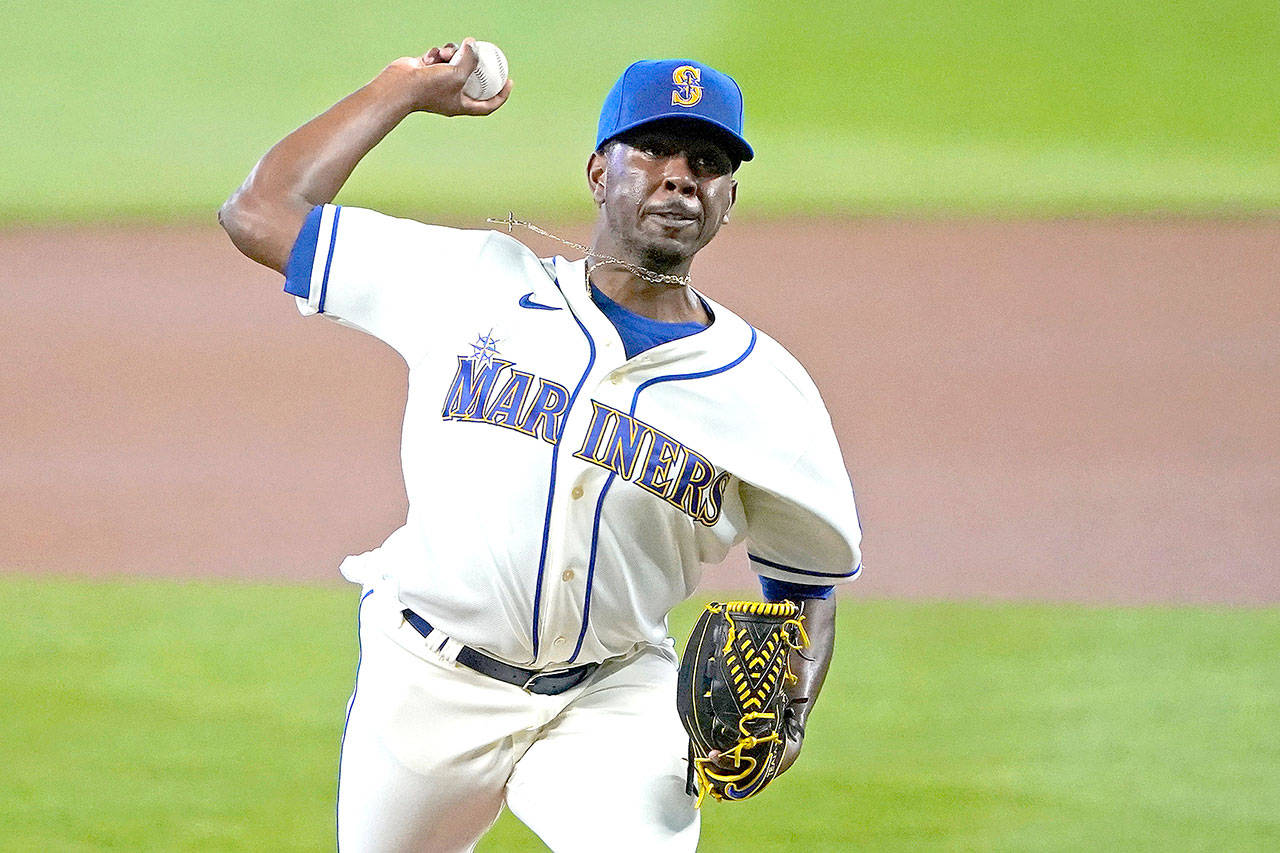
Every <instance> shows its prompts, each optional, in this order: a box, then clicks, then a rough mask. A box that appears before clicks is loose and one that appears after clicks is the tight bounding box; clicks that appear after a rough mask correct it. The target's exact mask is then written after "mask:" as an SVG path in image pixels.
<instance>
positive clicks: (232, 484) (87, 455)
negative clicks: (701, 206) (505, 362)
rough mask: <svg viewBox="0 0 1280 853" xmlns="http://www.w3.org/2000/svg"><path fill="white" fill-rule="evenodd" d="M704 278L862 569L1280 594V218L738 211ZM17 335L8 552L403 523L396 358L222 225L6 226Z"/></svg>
mask: <svg viewBox="0 0 1280 853" xmlns="http://www.w3.org/2000/svg"><path fill="white" fill-rule="evenodd" d="M566 230H567V231H568V232H569V236H573V237H575V238H581V237H582V236H584V235H583V233H582V229H581V228H577V229H575V228H569V229H566ZM530 245H532V246H533V247H534V248H535V249H537V250H538V251H539V252H540V253H541V254H554V253H556V251H557V250H556V248H555V246H554V244H551V243H548V242H545V241H541V240H530ZM694 277H695V284H696V285H697V286H698V287H700V288H701V289H703V290H705V291H706V292H707V293H708V294H709V295H711V296H712V297H714V298H716V299H717V300H719V301H721V302H723V303H725V304H727V305H728V306H730V307H732V308H734V309H735V310H737V311H738V312H739V313H741V314H742V315H743V316H744V317H746V318H747V319H748V320H749V321H751V322H752V323H753V324H755V325H757V326H758V327H759V328H761V329H763V330H764V331H766V332H768V333H770V334H772V335H773V336H774V337H776V338H778V339H779V340H780V341H782V343H784V344H785V345H786V346H787V347H788V348H789V349H791V350H792V352H794V353H795V354H796V355H797V356H798V357H799V358H800V360H801V361H802V362H803V363H804V364H805V365H806V366H807V367H808V368H809V370H810V373H811V374H812V375H813V377H814V379H815V380H816V381H817V383H818V385H819V387H820V388H821V389H822V391H823V394H824V396H825V398H826V401H827V404H828V406H829V408H830V410H831V413H832V418H833V420H834V422H835V425H836V430H837V434H838V435H839V437H840V440H841V444H842V446H843V448H844V452H845V455H846V459H847V462H848V464H849V468H850V471H851V472H852V475H853V481H854V485H855V487H856V489H857V492H858V501H859V508H860V511H861V516H862V522H863V527H864V529H865V535H866V539H865V542H864V549H865V570H864V576H863V577H862V578H861V579H860V580H859V581H858V582H857V583H855V584H854V585H853V594H857V595H865V596H873V597H891V596H892V597H899V596H905V597H982V598H1034V599H1046V600H1079V601H1106V602H1125V603H1140V602H1224V603H1241V604H1253V603H1274V602H1277V601H1280V571H1277V566H1278V564H1280V560H1278V559H1277V554H1278V553H1280V405H1278V403H1277V401H1278V400H1280V222H1276V221H1251V222H1235V223H1232V222H1196V221H1167V222H1166V221H1154V220H1153V221H1137V220H1133V221H1061V222H1020V223H1005V222H969V223H952V222H923V223H922V222H897V221H864V222H852V223H838V224H818V225H815V224H812V223H795V224H775V225H764V224H738V223H735V224H734V226H733V227H731V228H729V229H726V230H725V231H724V232H723V234H722V235H721V237H720V238H719V239H718V240H717V242H716V243H714V244H713V245H712V246H710V247H709V248H708V249H707V250H706V251H705V253H704V255H703V256H700V258H699V260H698V262H697V264H695V266H694ZM0 341H2V343H0V350H2V351H3V353H4V361H5V370H4V371H3V376H2V377H0V391H2V393H3V399H4V400H5V406H4V409H3V412H0V469H2V470H3V471H4V472H5V477H4V479H3V483H2V484H0V490H2V491H0V501H3V506H4V512H3V513H2V514H0V566H3V567H4V570H6V571H13V570H17V571H26V572H58V573H69V574H78V575H107V574H110V575H119V574H129V573H137V574H148V575H203V576H229V577H238V578H246V579H249V578H253V579H312V578H315V579H324V578H328V579H333V578H336V577H337V575H336V567H337V564H338V562H339V561H340V560H341V558H342V557H343V556H344V555H346V554H348V553H352V552H356V551H361V550H365V549H368V548H371V547H374V546H375V545H377V544H378V543H379V542H380V541H381V540H382V539H383V538H384V537H385V536H386V534H387V533H389V532H390V531H391V530H392V529H394V528H395V527H396V526H397V525H398V524H399V523H400V521H401V520H402V519H403V516H404V512H405V507H406V500H405V495H404V488H403V485H402V482H401V479H400V473H399V461H398V459H399V431H400V415H401V407H402V404H403V396H404V390H405V368H404V365H403V363H402V362H401V361H400V359H399V357H398V356H397V355H396V354H395V353H394V352H392V351H391V350H390V349H387V348H385V347H384V346H383V345H382V344H380V343H378V342H377V341H375V340H373V339H372V338H368V337H366V336H363V335H361V334H359V333H356V332H353V331H350V330H346V329H341V328H337V327H335V326H333V325H331V324H329V323H326V322H324V321H323V320H319V319H305V320H304V319H303V318H301V317H299V316H298V314H297V312H296V310H295V309H294V306H293V301H292V299H290V298H288V297H286V296H285V295H283V294H282V293H281V292H280V277H279V276H277V275H275V274H274V273H271V272H269V271H267V270H264V269H261V268H258V267H256V266H255V265H254V264H252V263H251V262H249V261H247V260H245V259H244V258H242V257H241V256H240V255H239V254H238V253H236V251H235V250H234V249H233V248H232V246H231V245H230V243H229V241H227V239H226V238H225V237H224V236H223V235H222V233H221V232H220V231H218V230H216V229H214V228H199V229H196V228H186V229H179V228H166V229H156V230H141V229H116V228H102V229H53V230H21V229H19V230H9V231H4V232H0ZM762 402H767V401H762ZM778 440H779V441H787V440H788V438H787V437H786V436H778ZM752 585H753V581H752V575H751V573H750V571H749V569H748V568H747V567H746V564H745V560H744V559H743V557H742V556H741V553H740V552H739V553H736V554H735V556H734V557H733V558H731V559H730V561H729V562H728V563H726V565H725V566H723V567H718V568H714V569H710V570H709V571H708V573H707V577H706V580H705V581H704V587H705V588H708V589H725V588H733V587H750V586H752Z"/></svg>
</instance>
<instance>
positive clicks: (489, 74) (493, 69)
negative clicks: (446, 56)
mask: <svg viewBox="0 0 1280 853" xmlns="http://www.w3.org/2000/svg"><path fill="white" fill-rule="evenodd" d="M474 48H475V52H476V70H475V71H472V72H471V76H470V77H468V78H467V82H466V83H465V84H463V86H462V94H464V95H466V96H467V97H468V98H475V99H476V100H477V101H487V100H489V99H490V98H492V97H493V96H494V95H496V94H498V93H499V92H501V91H502V87H503V86H504V85H506V82H507V57H506V55H505V54H504V53H503V52H502V51H501V50H500V49H499V48H498V46H497V45H496V44H494V43H493V42H489V41H478V42H475V44H474ZM462 56H463V49H462V48H459V49H458V50H457V51H456V52H455V53H454V54H453V59H451V60H449V64H450V65H457V64H459V63H460V62H461V61H462Z"/></svg>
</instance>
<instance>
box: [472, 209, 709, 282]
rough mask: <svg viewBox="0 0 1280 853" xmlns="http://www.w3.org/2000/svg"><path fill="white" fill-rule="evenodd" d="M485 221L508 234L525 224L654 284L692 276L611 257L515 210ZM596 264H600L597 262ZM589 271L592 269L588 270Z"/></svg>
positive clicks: (532, 229) (537, 231)
mask: <svg viewBox="0 0 1280 853" xmlns="http://www.w3.org/2000/svg"><path fill="white" fill-rule="evenodd" d="M485 222H492V223H494V224H495V225H505V226H507V233H508V234H510V233H511V229H512V228H514V227H515V226H517V225H523V226H524V227H525V228H528V229H529V230H530V231H532V232H534V233H535V234H541V235H542V236H543V237H550V238H551V239H552V240H558V241H559V242H561V243H564V244H565V245H566V246H568V247H569V248H571V249H577V250H578V251H579V252H582V253H583V254H585V255H586V256H587V257H589V258H596V259H597V260H600V261H604V262H605V263H610V264H617V265H618V266H620V267H622V268H623V269H625V270H626V271H627V272H629V273H631V274H632V275H634V276H638V277H640V278H642V279H644V280H645V281H651V282H653V283H654V284H665V285H667V286H668V287H682V286H688V284H689V281H690V278H691V277H690V276H687V275H671V274H670V273H660V272H654V271H653V270H647V269H645V268H644V267H641V266H636V265H635V264H633V263H630V262H628V261H623V260H619V259H618V258H614V257H610V256H609V255H606V254H603V253H601V252H597V251H596V250H595V249H592V248H591V247H590V246H584V245H582V244H581V243H575V242H573V241H572V240H566V239H564V238H563V237H557V236H556V235H555V234H552V233H551V232H550V231H543V230H542V229H541V228H539V227H538V226H537V225H534V224H533V223H532V222H525V221H524V220H523V219H516V215H515V212H514V211H508V213H507V218H506V219H493V218H492V217H490V218H488V219H486V220H485ZM596 266H599V265H598V264H596ZM588 272H590V271H589V270H588ZM587 290H588V291H590V290H591V284H590V275H588V277H587Z"/></svg>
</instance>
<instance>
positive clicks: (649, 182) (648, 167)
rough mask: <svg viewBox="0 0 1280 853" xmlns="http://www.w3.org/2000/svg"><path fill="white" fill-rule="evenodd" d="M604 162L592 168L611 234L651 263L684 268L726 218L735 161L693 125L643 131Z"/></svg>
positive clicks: (615, 148) (613, 150)
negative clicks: (685, 263) (681, 265)
mask: <svg viewBox="0 0 1280 853" xmlns="http://www.w3.org/2000/svg"><path fill="white" fill-rule="evenodd" d="M600 160H602V161H603V162H599V163H598V162H597V158H596V157H593V159H592V166H591V167H590V168H589V173H592V174H591V175H590V176H591V177H592V190H593V193H594V194H595V197H596V200H597V202H599V203H601V204H602V205H603V214H604V217H605V219H606V222H607V225H608V229H609V231H610V234H611V236H612V237H613V239H614V240H615V241H616V242H617V243H618V244H619V246H620V247H623V248H625V249H627V250H629V251H630V253H631V254H633V255H634V256H635V257H636V258H637V259H638V260H640V262H641V263H642V264H644V265H646V266H650V267H657V268H661V269H666V268H670V267H673V266H678V265H680V264H681V263H683V262H685V261H687V260H688V259H690V258H692V257H693V256H694V254H696V253H697V252H698V250H699V249H701V248H702V247H703V246H705V245H707V243H709V242H711V238H712V237H714V236H715V235H716V232H717V231H719V230H720V226H721V225H723V224H724V223H725V222H727V221H728V218H729V210H730V209H731V208H732V207H733V202H734V198H735V196H736V194H737V182H736V181H735V180H734V179H733V168H734V162H733V158H732V157H731V156H730V154H729V153H728V151H727V150H726V149H725V147H724V146H723V145H722V144H721V143H720V141H719V140H718V139H716V138H715V137H712V136H709V135H707V134H706V133H705V132H699V130H698V129H697V128H696V127H690V126H681V125H674V126H672V125H656V126H653V127H651V128H648V129H646V128H641V129H640V130H639V131H637V132H633V133H631V134H629V135H627V136H626V137H624V138H623V140H622V142H621V144H618V145H615V146H613V147H612V148H611V149H609V150H608V156H607V157H606V158H600ZM596 173H598V178H597V174H596Z"/></svg>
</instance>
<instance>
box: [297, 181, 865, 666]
mask: <svg viewBox="0 0 1280 853" xmlns="http://www.w3.org/2000/svg"><path fill="white" fill-rule="evenodd" d="M305 239H308V238H307V236H306V231H305V229H304V236H303V237H302V238H300V241H301V240H305ZM313 239H314V240H315V251H314V259H313V261H312V263H311V265H310V269H309V273H310V275H309V280H307V281H301V282H299V281H295V280H294V277H292V276H291V278H290V282H289V289H290V290H291V292H294V293H305V294H307V295H306V296H305V297H302V296H299V297H298V303H299V308H300V309H301V310H302V312H303V313H304V314H314V313H322V314H325V315H327V316H329V317H331V318H333V319H337V320H338V321H339V322H342V323H343V324H345V325H350V326H354V327H356V328H359V329H361V330H363V331H365V332H368V333H369V334H372V335H374V336H376V337H378V338H380V339H381V340H383V341H385V342H386V343H388V344H389V345H391V346H392V347H394V348H395V349H396V351H397V352H399V353H400V355H401V356H403V358H404V359H405V361H406V362H407V363H408V365H409V391H408V402H407V406H406V410H405V419H404V432H403V439H402V448H401V455H402V462H403V465H404V479H405V487H406V491H407V493H408V497H409V511H408V517H407V519H406V522H405V524H404V526H403V527H401V528H400V529H398V530H396V531H395V532H394V533H392V534H391V536H390V537H389V538H388V539H387V540H386V542H385V543H383V545H382V546H381V547H379V548H377V549H375V550H373V551H370V552H368V553H366V554H362V555H359V556H354V557H349V558H348V559H347V560H346V561H344V563H343V566H342V572H343V574H344V575H345V576H346V577H347V578H348V579H349V580H352V581H355V582H358V583H371V582H373V581H374V580H376V579H390V580H392V581H394V582H395V583H396V584H397V585H398V589H399V596H400V599H401V600H402V601H403V602H404V604H405V606H406V607H410V608H412V609H413V610H415V611H417V612H418V613H420V614H421V615H422V616H423V617H424V618H426V619H427V620H428V621H430V622H431V623H432V624H433V625H435V626H436V627H437V628H439V629H440V630H441V631H443V632H445V633H447V634H448V635H450V636H451V637H453V638H454V639H455V640H457V641H458V642H461V643H465V644H466V645H469V646H472V647H474V648H477V649H481V650H483V651H485V652H487V653H489V654H491V655H494V656H495V657H498V658H501V659H503V660H505V661H508V662H510V663H512V664H515V665H519V666H525V667H531V668H545V667H549V666H550V667H554V666H557V665H561V664H569V663H573V664H578V663H586V662H589V661H600V660H604V659H606V658H610V657H614V656H617V655H622V654H626V653H629V652H631V651H633V650H634V649H635V648H637V646H638V645H639V644H645V643H661V642H663V641H665V638H666V634H667V630H666V616H667V613H668V611H670V610H671V608H672V607H674V606H675V605H676V604H678V603H679V602H681V601H683V600H684V599H686V598H688V597H689V596H690V595H692V594H693V592H694V590H695V588H696V587H697V585H698V580H699V577H700V575H701V564H702V563H716V562H719V561H721V560H722V559H723V558H724V557H725V555H726V553H727V552H728V550H729V549H730V547H732V546H733V545H735V544H736V543H738V542H741V541H743V540H746V542H747V547H748V552H749V554H750V555H751V560H752V564H753V566H754V568H755V569H756V571H757V572H759V573H760V574H761V575H764V576H767V577H771V578H774V579H777V580H783V581H788V582H791V583H802V584H811V585H829V584H834V583H839V582H842V581H847V580H849V579H852V578H853V577H855V576H856V575H857V574H858V572H859V570H860V568H861V561H860V554H859V540H860V531H859V525H858V520H857V512H856V509H855V507H854V498H853V491H852V489H851V487H850V483H849V478H848V475H847V473H846V471H845V467H844V463H843V461H842V459H841V455H840V450H839V447H838V445H837V443H836V439H835V435H834V433H833V432H832V428H831V421H830V417H829V416H828V414H827V412H826V409H825V407H824V406H823V403H822V400H821V398H820V397H819V395H818V391H817V389H816V388H815V387H814V385H813V382H812V380H810V378H809V376H808V375H807V374H806V373H805V371H804V370H803V368H801V366H800V365H799V364H798V363H797V362H796V361H795V359H794V358H793V357H792V356H791V355H790V354H789V353H788V352H787V351H786V350H784V349H783V348H782V347H781V346H780V345H779V344H778V343H776V342H775V341H773V340H772V339H770V338H769V337H767V336H766V335H764V334H762V333H760V332H759V331H757V330H756V329H754V328H752V327H751V326H750V325H748V324H747V323H746V322H744V321H743V320H742V319H740V318H739V317H737V316H735V315H734V314H733V313H732V312H731V311H729V310H728V309H726V308H724V307H723V306H721V305H719V304H717V303H716V302H714V301H712V300H710V299H707V298H706V297H705V296H703V299H704V300H705V301H706V303H707V305H708V306H709V307H710V309H711V312H712V314H713V316H714V321H713V322H712V324H711V325H710V326H708V327H707V328H706V329H704V330H703V331H701V332H698V333H697V334H694V335H691V336H689V337H685V338H680V339H677V340H674V341H670V342H668V343H665V344H662V345H660V346H657V347H654V348H653V349H650V350H648V351H646V352H644V353H642V354H640V355H638V356H636V357H635V358H632V359H629V360H628V359H627V357H626V354H625V352H624V351H623V345H622V342H621V340H620V338H619V336H618V334H617V332H616V331H615V329H614V327H613V325H612V323H611V322H610V321H609V319H608V318H607V317H606V316H605V315H604V314H602V313H601V311H600V310H599V309H598V308H597V307H596V305H595V303H594V302H593V301H592V299H591V297H590V294H589V291H588V285H587V277H586V265H585V262H584V261H568V260H565V259H563V258H558V257H557V258H554V259H540V258H538V257H537V256H536V255H535V254H534V253H533V252H532V251H530V250H529V249H528V248H527V247H526V246H524V245H523V244H522V243H520V242H519V241H517V240H515V239H513V238H512V237H510V236H508V235H506V234H503V233H500V232H496V231H467V230H458V229H452V228H443V227H438V226H432V225H425V224H422V223H420V222H415V221H411V220H404V219H395V218H391V217H388V216H384V215H381V214H378V213H375V212H373V211H369V210H362V209H359V208H352V207H338V206H334V205H326V206H324V208H323V209H322V211H321V213H320V218H319V228H318V231H317V232H316V233H315V236H314V238H313ZM306 273H307V271H306V270H304V271H303V272H302V274H301V276H299V277H300V278H303V279H307V275H306Z"/></svg>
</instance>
